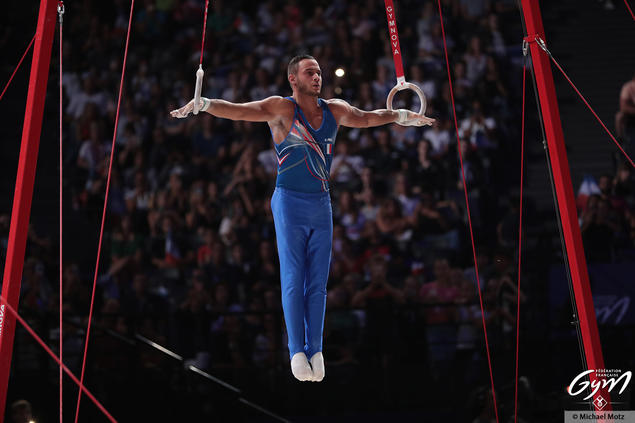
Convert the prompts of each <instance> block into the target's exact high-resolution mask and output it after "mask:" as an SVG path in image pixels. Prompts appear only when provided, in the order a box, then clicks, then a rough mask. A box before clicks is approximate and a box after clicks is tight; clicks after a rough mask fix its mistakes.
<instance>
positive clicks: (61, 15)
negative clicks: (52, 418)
mask: <svg viewBox="0 0 635 423" xmlns="http://www.w3.org/2000/svg"><path fill="white" fill-rule="evenodd" d="M57 15H58V17H59V23H60V25H59V26H60V36H59V44H60V49H59V59H60V69H59V70H60V72H59V78H60V81H59V84H60V93H59V94H60V178H59V179H60V180H59V185H60V216H59V218H60V263H59V267H60V269H59V270H60V272H59V273H60V274H59V277H60V281H59V314H60V316H59V317H60V332H59V350H60V374H59V380H60V382H59V383H60V423H64V396H63V384H64V369H63V368H62V363H63V362H64V361H63V353H62V351H63V344H64V336H63V330H62V329H63V328H62V327H63V317H64V312H63V304H64V302H63V299H62V297H63V285H62V280H63V265H62V263H63V262H62V258H63V255H62V251H63V249H62V216H63V214H62V188H63V186H62V176H63V175H62V162H63V161H62V121H63V115H64V113H63V111H62V106H63V97H62V95H63V94H62V88H63V84H62V73H63V72H62V69H63V68H62V64H63V63H62V57H63V54H62V40H63V39H64V38H63V37H62V27H63V20H64V2H62V1H60V2H58V4H57Z"/></svg>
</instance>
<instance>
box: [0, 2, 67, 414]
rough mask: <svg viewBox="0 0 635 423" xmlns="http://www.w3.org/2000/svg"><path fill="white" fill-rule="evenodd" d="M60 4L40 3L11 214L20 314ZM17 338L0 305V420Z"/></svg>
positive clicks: (10, 262) (10, 254) (13, 290)
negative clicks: (37, 165) (48, 83)
mask: <svg viewBox="0 0 635 423" xmlns="http://www.w3.org/2000/svg"><path fill="white" fill-rule="evenodd" d="M56 7H57V1H56V0H40V11H39V16H38V24H37V30H36V33H35V45H34V49H33V61H32V63H31V76H30V79H29V92H28V95H27V100H26V110H25V113H24V125H23V128H22V144H21V147H20V158H19V160H18V172H17V177H16V184H15V194H14V197H13V209H12V211H11V227H10V229H9V242H8V247H7V258H6V263H5V268H4V277H3V280H2V297H4V298H6V300H7V304H8V305H9V306H10V307H11V308H13V309H15V310H17V308H18V302H19V297H20V285H21V279H22V269H23V265H24V253H25V250H26V239H27V230H28V226H29V218H30V215H31V201H32V199H33V184H34V182H35V167H36V163H37V155H38V149H39V143H40V132H41V130H42V116H43V113H44V100H45V96H46V84H47V82H48V70H49V65H50V63H51V52H52V49H53V37H54V33H55V24H56V18H57V14H56ZM14 336H15V316H14V315H13V314H7V313H5V304H1V305H0V392H1V394H0V416H4V412H5V405H6V393H7V388H8V384H9V373H10V369H11V356H12V352H13V340H14Z"/></svg>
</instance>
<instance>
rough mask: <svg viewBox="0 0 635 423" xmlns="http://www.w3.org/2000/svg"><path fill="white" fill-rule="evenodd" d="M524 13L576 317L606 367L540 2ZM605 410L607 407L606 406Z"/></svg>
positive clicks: (592, 355)
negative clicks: (544, 43)
mask: <svg viewBox="0 0 635 423" xmlns="http://www.w3.org/2000/svg"><path fill="white" fill-rule="evenodd" d="M521 1H522V13H523V15H524V21H525V25H526V26H527V34H529V35H530V36H529V48H530V50H531V58H532V60H531V63H532V66H533V69H534V74H535V77H536V88H537V90H538V98H539V103H540V109H541V111H542V117H543V120H544V130H545V137H546V138H547V144H548V148H549V161H550V163H551V167H552V170H553V182H554V186H555V190H556V197H557V200H558V210H559V211H560V220H561V224H562V235H563V237H564V242H565V246H566V254H567V259H568V263H569V270H570V273H571V284H572V285H573V292H574V296H575V300H576V301H575V302H576V315H575V319H576V320H579V324H580V333H581V335H582V344H583V346H584V352H585V356H586V363H585V364H586V366H587V369H603V368H604V357H603V355H602V346H601V344H600V335H599V331H598V325H597V320H596V316H595V308H594V306H593V297H592V295H591V286H590V284H589V274H588V271H587V264H586V258H585V256H584V248H583V246H582V234H581V233H580V225H579V224H578V213H577V209H576V204H575V196H574V193H573V185H572V183H571V174H570V172H569V162H568V160H567V152H566V150H565V144H564V135H563V132H562V124H561V122H560V112H559V110H558V101H557V97H556V89H555V85H554V82H553V75H552V73H551V63H550V62H549V58H548V57H547V55H546V54H543V52H542V49H541V47H540V46H539V45H538V43H537V42H535V39H536V37H539V38H541V39H543V40H544V39H545V31H544V28H543V25H542V16H541V13H540V5H539V3H538V2H537V1H535V0H521ZM590 379H591V382H595V383H600V381H599V380H598V379H597V377H596V376H595V373H592V374H591V375H590ZM600 395H601V396H602V397H603V398H604V399H605V400H606V401H608V405H607V408H609V407H610V402H611V401H610V394H609V393H608V392H607V390H606V388H600V389H599V390H598V392H597V393H596V394H595V395H594V399H598V396H600ZM604 411H607V409H606V408H605V409H604Z"/></svg>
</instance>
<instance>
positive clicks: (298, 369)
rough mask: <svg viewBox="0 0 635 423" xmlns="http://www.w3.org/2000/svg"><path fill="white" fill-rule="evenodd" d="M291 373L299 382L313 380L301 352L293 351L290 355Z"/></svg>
mask: <svg viewBox="0 0 635 423" xmlns="http://www.w3.org/2000/svg"><path fill="white" fill-rule="evenodd" d="M314 357H315V356H314ZM291 373H293V376H294V377H295V378H296V379H298V380H299V381H301V382H305V381H307V380H313V371H312V370H311V366H309V362H308V360H307V359H306V355H305V354H304V353H303V352H299V353H295V354H294V355H293V357H291Z"/></svg>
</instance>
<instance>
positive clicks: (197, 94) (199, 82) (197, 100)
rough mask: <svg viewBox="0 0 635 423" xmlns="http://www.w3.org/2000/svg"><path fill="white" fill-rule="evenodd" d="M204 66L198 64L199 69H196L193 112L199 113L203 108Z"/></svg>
mask: <svg viewBox="0 0 635 423" xmlns="http://www.w3.org/2000/svg"><path fill="white" fill-rule="evenodd" d="M204 74H205V73H204V72H203V67H202V66H201V65H198V70H197V71H196V87H195V88H194V109H193V110H192V113H194V114H195V115H198V111H199V110H200V108H201V88H202V87H203V75H204Z"/></svg>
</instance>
